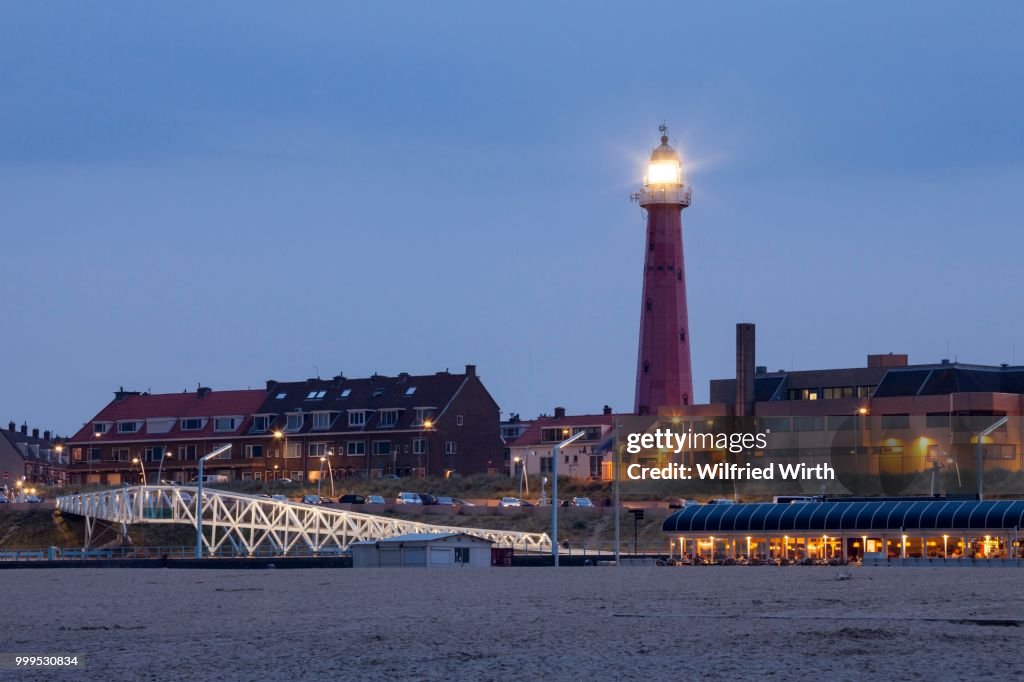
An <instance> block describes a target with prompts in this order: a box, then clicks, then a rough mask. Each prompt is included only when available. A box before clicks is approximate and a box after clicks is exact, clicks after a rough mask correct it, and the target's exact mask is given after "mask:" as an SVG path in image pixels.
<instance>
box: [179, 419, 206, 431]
mask: <svg viewBox="0 0 1024 682" xmlns="http://www.w3.org/2000/svg"><path fill="white" fill-rule="evenodd" d="M181 430H182V431H202V430H203V420H202V419H182V420H181Z"/></svg>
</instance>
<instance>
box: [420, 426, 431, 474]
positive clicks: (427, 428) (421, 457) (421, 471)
mask: <svg viewBox="0 0 1024 682" xmlns="http://www.w3.org/2000/svg"><path fill="white" fill-rule="evenodd" d="M432 428H434V421H433V420H432V419H424V420H423V430H424V431H430V430H431V429H432ZM424 441H425V443H424V447H423V448H420V451H419V452H417V453H416V468H417V469H419V474H420V475H421V476H422V477H426V475H427V472H426V471H424V470H423V450H425V449H426V444H427V443H429V441H427V440H426V438H424ZM427 464H430V458H429V457H428V458H427Z"/></svg>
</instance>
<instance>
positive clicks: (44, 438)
mask: <svg viewBox="0 0 1024 682" xmlns="http://www.w3.org/2000/svg"><path fill="white" fill-rule="evenodd" d="M43 440H50V432H49V431H43Z"/></svg>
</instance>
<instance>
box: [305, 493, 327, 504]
mask: <svg viewBox="0 0 1024 682" xmlns="http://www.w3.org/2000/svg"><path fill="white" fill-rule="evenodd" d="M302 501H303V502H304V503H305V504H323V502H321V501H320V498H319V497H318V496H316V495H306V496H305V497H303V498H302Z"/></svg>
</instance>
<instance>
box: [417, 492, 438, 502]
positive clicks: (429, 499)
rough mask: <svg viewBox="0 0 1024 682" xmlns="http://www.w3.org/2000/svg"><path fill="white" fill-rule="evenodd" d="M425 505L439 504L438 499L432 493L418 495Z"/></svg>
mask: <svg viewBox="0 0 1024 682" xmlns="http://www.w3.org/2000/svg"><path fill="white" fill-rule="evenodd" d="M418 495H419V496H420V499H421V500H422V501H423V504H437V498H436V497H434V496H433V495H431V494H430V493H418Z"/></svg>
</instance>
